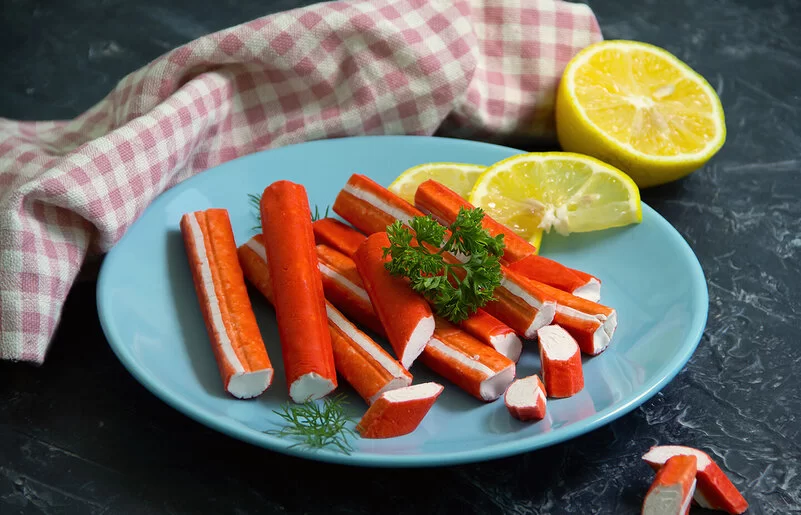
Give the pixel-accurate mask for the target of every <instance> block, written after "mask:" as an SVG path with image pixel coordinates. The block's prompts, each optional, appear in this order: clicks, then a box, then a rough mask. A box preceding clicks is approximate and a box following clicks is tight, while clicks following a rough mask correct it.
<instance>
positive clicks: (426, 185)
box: [414, 179, 601, 301]
mask: <svg viewBox="0 0 801 515" xmlns="http://www.w3.org/2000/svg"><path fill="white" fill-rule="evenodd" d="M414 204H415V207H416V208H417V209H419V210H420V211H422V212H423V213H425V214H428V215H431V217H432V218H434V219H435V220H436V221H438V222H439V223H441V224H443V225H445V226H448V225H450V224H452V223H453V222H454V221H455V220H456V216H457V215H458V214H459V209H460V208H466V209H474V208H475V206H473V205H472V204H470V203H469V202H468V201H467V200H465V199H464V198H463V197H462V196H461V195H459V194H458V193H456V192H455V191H453V190H451V189H450V188H448V187H447V186H445V185H443V184H441V183H439V182H437V181H435V180H433V179H429V180H427V181H425V182H423V183H422V184H420V185H419V186H418V187H417V191H416V192H415V195H414ZM481 223H482V226H483V227H484V229H486V230H487V232H489V234H490V235H491V236H497V235H499V234H503V242H504V245H505V248H504V251H503V256H502V261H503V262H504V264H506V265H508V266H509V268H511V269H512V270H514V271H515V272H517V273H519V274H521V275H523V276H524V277H527V278H529V279H535V280H537V281H540V282H543V283H545V284H549V285H551V286H554V287H556V288H559V289H562V290H564V291H567V292H569V293H572V294H573V295H577V296H579V297H585V298H588V299H590V300H593V301H597V300H599V299H600V295H601V281H600V280H599V279H598V278H596V277H594V276H592V275H590V274H588V273H586V272H582V271H580V270H574V269H572V268H569V267H567V266H565V265H563V264H561V263H559V262H557V261H554V260H552V259H548V258H546V257H543V256H540V255H537V253H536V251H537V249H536V248H535V247H534V246H533V245H532V244H531V243H529V242H528V241H526V240H525V239H524V238H522V237H521V236H520V235H518V234H517V233H515V232H514V231H512V230H510V229H509V228H508V227H506V226H504V225H503V224H500V223H498V222H496V221H495V220H493V219H492V218H491V217H490V216H489V215H487V214H485V215H484V219H483V220H482V222H481ZM518 263H519V264H518ZM513 265H516V266H513Z"/></svg>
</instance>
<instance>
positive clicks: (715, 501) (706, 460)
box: [642, 445, 748, 515]
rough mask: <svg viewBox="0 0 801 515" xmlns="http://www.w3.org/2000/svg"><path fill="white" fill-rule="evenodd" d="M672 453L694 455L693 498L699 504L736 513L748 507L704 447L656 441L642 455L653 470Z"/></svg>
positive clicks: (703, 506)
mask: <svg viewBox="0 0 801 515" xmlns="http://www.w3.org/2000/svg"><path fill="white" fill-rule="evenodd" d="M674 456H695V458H696V460H697V468H698V471H697V472H696V475H695V477H696V479H697V480H698V484H697V487H696V490H695V495H694V496H693V498H694V499H695V502H696V503H698V505H699V506H701V507H702V508H706V509H710V510H720V511H725V512H727V513H731V514H733V515H739V514H741V513H743V512H745V510H747V509H748V502H747V501H746V500H745V498H744V497H743V496H742V494H740V492H739V491H738V490H737V487H736V486H734V483H732V482H731V480H730V479H729V478H728V477H726V474H725V473H724V472H723V470H721V468H720V467H719V466H718V465H717V464H716V463H715V462H714V461H712V458H710V457H709V455H708V454H707V453H705V452H703V451H700V450H698V449H694V448H692V447H685V446H683V445H658V446H654V447H651V449H650V450H649V451H648V452H647V453H645V455H644V456H643V457H642V459H643V460H644V461H645V462H646V463H647V464H648V465H650V466H651V468H653V469H654V470H659V469H660V467H662V466H663V465H665V463H667V461H668V460H669V459H670V458H672V457H674Z"/></svg>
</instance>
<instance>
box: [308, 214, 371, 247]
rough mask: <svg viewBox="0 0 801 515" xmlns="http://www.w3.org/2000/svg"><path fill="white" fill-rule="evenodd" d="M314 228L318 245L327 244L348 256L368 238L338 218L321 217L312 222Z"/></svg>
mask: <svg viewBox="0 0 801 515" xmlns="http://www.w3.org/2000/svg"><path fill="white" fill-rule="evenodd" d="M312 229H314V241H315V242H317V244H318V245H326V246H328V247H330V248H332V249H335V250H338V251H339V252H342V253H343V254H345V255H346V256H353V254H354V253H355V252H356V249H358V248H359V245H361V244H362V242H363V241H364V239H365V238H367V236H365V235H364V234H362V233H360V232H359V231H357V230H356V229H354V228H353V227H349V226H348V225H346V224H343V223H342V222H340V221H339V220H337V219H336V218H320V219H319V220H317V221H315V222H314V223H312Z"/></svg>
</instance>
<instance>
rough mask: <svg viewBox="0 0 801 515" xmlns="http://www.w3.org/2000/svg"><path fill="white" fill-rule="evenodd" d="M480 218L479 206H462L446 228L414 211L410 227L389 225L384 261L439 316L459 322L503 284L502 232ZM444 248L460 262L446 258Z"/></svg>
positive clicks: (482, 304)
mask: <svg viewBox="0 0 801 515" xmlns="http://www.w3.org/2000/svg"><path fill="white" fill-rule="evenodd" d="M483 219H484V211H483V210H482V209H481V208H474V209H465V208H461V209H460V210H459V214H458V215H457V217H456V219H455V220H454V222H453V223H452V224H451V225H450V226H448V227H447V228H446V227H444V226H443V225H440V224H439V222H437V221H436V220H434V219H433V218H431V217H430V216H417V217H415V218H413V219H412V220H411V221H410V222H409V226H408V227H407V226H405V225H404V224H403V223H402V222H400V221H396V222H395V223H393V224H392V225H390V226H388V227H387V236H388V237H389V242H390V246H389V247H387V248H385V249H384V257H385V258H386V257H387V256H390V260H389V261H388V262H387V263H386V264H385V265H384V266H385V267H386V269H387V270H389V272H390V273H391V274H392V275H394V276H402V277H406V278H408V279H409V283H410V286H411V288H412V289H413V290H414V291H416V292H418V293H421V294H422V295H424V296H425V297H426V298H427V299H429V301H430V302H431V303H432V306H433V308H434V311H435V312H436V313H437V314H438V315H440V316H442V317H444V318H446V319H448V320H450V321H451V322H461V321H462V320H464V319H466V318H467V317H469V316H470V315H472V314H473V313H475V311H476V310H477V309H478V308H480V307H483V306H484V305H485V304H486V303H487V302H489V301H491V300H493V298H494V297H493V294H494V292H495V288H496V287H497V286H499V285H500V284H501V265H500V256H501V254H502V253H503V249H504V242H503V235H502V234H499V235H498V236H496V237H494V238H493V237H492V236H490V234H489V233H488V232H487V231H486V230H485V229H484V228H483V227H482V226H481V221H482V220H483ZM410 228H411V230H410ZM448 231H450V235H449V236H448V238H447V240H446V239H445V236H446V235H447V233H448ZM432 247H433V248H432ZM446 252H448V253H451V254H454V255H461V257H462V258H463V259H464V261H463V262H459V263H449V262H447V261H446V260H445V257H444V254H445V253H446Z"/></svg>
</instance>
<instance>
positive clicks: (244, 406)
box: [97, 136, 708, 467]
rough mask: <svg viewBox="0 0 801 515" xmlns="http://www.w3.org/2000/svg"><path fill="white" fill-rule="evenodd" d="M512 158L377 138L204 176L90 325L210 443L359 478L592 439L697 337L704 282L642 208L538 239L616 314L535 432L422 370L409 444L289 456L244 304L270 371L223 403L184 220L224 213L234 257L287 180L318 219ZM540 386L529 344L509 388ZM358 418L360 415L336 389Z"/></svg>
mask: <svg viewBox="0 0 801 515" xmlns="http://www.w3.org/2000/svg"><path fill="white" fill-rule="evenodd" d="M517 153H520V151H519V150H515V149H511V148H506V147H501V146H496V145H489V144H482V143H476V142H470V141H464V140H454V139H442V138H432V137H414V136H375V137H357V138H345V139H335V140H325V141H317V142H310V143H304V144H299V145H294V146H288V147H283V148H280V149H275V150H270V151H265V152H260V153H257V154H253V155H249V156H246V157H243V158H240V159H237V160H234V161H231V162H228V163H226V164H223V165H221V166H218V167H216V168H214V169H212V170H208V171H206V172H204V173H201V174H199V175H197V176H195V177H193V178H191V179H189V180H187V181H185V182H183V183H181V184H179V185H178V186H175V187H174V188H172V189H170V190H169V191H167V192H165V193H164V194H162V195H161V196H159V197H158V198H157V199H156V200H155V201H154V202H153V203H152V204H151V205H150V207H149V208H148V209H147V210H146V212H145V213H144V214H143V215H142V216H141V218H140V219H139V220H138V221H137V222H136V223H135V224H134V225H133V226H132V227H131V228H130V230H129V231H128V232H127V234H126V235H125V236H124V237H123V238H122V240H121V241H120V242H119V244H118V245H117V246H116V247H114V249H113V250H112V251H111V252H110V253H109V254H108V256H107V257H106V259H105V262H104V263H103V267H102V270H101V273H100V278H99V282H98V289H97V302H98V311H99V314H100V320H101V323H102V326H103V330H104V331H105V334H106V337H107V338H108V341H109V343H110V345H111V347H112V348H113V350H114V352H115V353H116V355H117V356H118V358H119V359H120V361H121V362H122V364H123V365H124V366H125V367H126V368H127V369H128V370H129V371H130V372H131V374H133V375H134V377H136V379H137V380H139V381H140V382H141V383H142V384H143V385H144V386H145V387H147V388H148V389H149V390H150V391H151V392H152V393H154V394H155V395H157V396H158V397H160V398H161V399H162V400H164V401H165V402H166V403H168V404H169V405H171V406H172V407H174V408H176V409H178V410H180V411H181V412H183V413H185V414H186V415H188V416H190V417H192V418H193V419H195V420H197V421H199V422H200V423H202V424H205V425H207V426H209V427H211V428H213V429H215V430H218V431H220V432H222V433H225V434H227V435H230V436H232V437H235V438H239V439H241V440H244V441H247V442H250V443H252V444H255V445H259V446H262V447H265V448H268V449H272V450H274V451H277V452H283V453H286V454H290V455H295V456H300V457H304V458H309V459H315V460H321V461H327V462H336V463H344V464H352V465H363V466H382V467H394V466H441V465H448V464H455V463H465V462H474V461H481V460H487V459H493V458H500V457H503V456H508V455H512V454H517V453H523V452H527V451H531V450H534V449H538V448H542V447H545V446H549V445H553V444H555V443H558V442H562V441H565V440H568V439H571V438H574V437H576V436H578V435H581V434H584V433H587V432H588V431H592V430H593V429H596V428H598V427H599V426H601V425H603V424H606V423H608V422H610V421H612V420H614V419H616V418H618V417H620V416H622V415H624V414H626V413H628V412H629V411H631V410H632V409H634V408H635V407H637V406H639V405H640V404H642V403H643V402H645V401H646V400H647V399H649V398H650V397H651V396H653V395H654V394H655V393H656V392H658V391H659V390H660V389H661V388H662V387H664V386H665V384H667V383H668V382H669V381H670V380H671V379H672V378H673V377H674V376H675V375H676V374H677V373H678V372H679V371H680V370H681V369H682V367H683V366H684V365H685V363H686V362H687V360H688V359H689V358H690V356H691V355H692V353H693V351H694V350H695V348H696V346H697V345H698V342H699V341H700V338H701V335H702V333H703V329H704V326H705V324H706V318H707V309H708V296H707V288H706V281H705V279H704V275H703V272H702V270H701V267H700V265H699V263H698V260H697V259H696V257H695V255H694V254H693V252H692V250H691V249H690V247H689V246H688V245H687V243H686V242H685V241H684V239H682V237H681V236H680V235H679V233H678V232H676V230H675V229H674V228H673V227H672V226H671V225H670V224H669V223H668V222H667V221H665V220H664V219H663V218H662V217H661V216H659V215H658V214H657V213H656V212H655V211H654V210H653V209H651V208H650V207H648V206H647V205H643V221H642V223H641V224H638V225H632V226H628V227H625V228H619V229H610V230H606V231H599V232H596V233H588V234H574V235H571V236H570V237H567V238H564V237H559V236H556V235H546V238H545V240H544V242H543V248H542V254H543V255H545V256H548V257H551V258H554V259H556V260H558V261H560V262H562V263H564V264H566V265H568V266H571V267H575V268H579V269H582V270H586V271H588V272H590V273H592V274H594V275H596V276H598V277H599V278H600V279H601V280H602V282H603V287H602V299H601V302H602V303H604V304H607V305H610V306H613V307H615V308H616V309H617V311H618V318H619V325H618V329H617V332H616V333H615V336H614V339H613V341H612V344H611V346H610V347H609V349H608V350H607V351H605V352H604V353H603V354H601V355H600V356H597V357H594V358H585V359H584V374H585V388H584V390H583V391H582V392H581V393H579V394H578V395H576V396H574V397H571V398H568V399H559V400H549V402H548V409H547V416H546V418H545V419H544V420H542V421H539V422H536V423H522V422H518V421H517V420H515V419H513V418H512V417H511V416H510V415H509V413H508V411H507V410H506V407H505V406H504V404H503V400H502V399H499V400H498V401H496V402H492V403H481V402H479V401H477V400H476V399H474V398H472V397H470V396H468V395H467V394H465V393H464V392H462V391H461V390H459V389H458V388H457V387H455V386H454V385H452V384H451V383H448V382H447V381H444V380H442V379H440V378H439V377H437V376H435V375H433V374H432V373H430V372H429V371H427V370H426V369H425V367H424V366H423V365H422V364H416V365H414V366H413V367H412V370H411V371H412V373H413V374H414V376H415V382H422V381H427V380H435V381H440V382H442V384H444V385H445V391H444V392H443V394H442V395H441V397H440V398H439V400H438V401H437V403H436V404H435V405H434V407H433V408H432V410H431V411H430V412H429V413H428V415H427V416H426V418H425V419H424V420H423V422H422V424H421V425H420V426H419V427H418V428H417V430H416V431H414V432H413V433H411V434H409V435H407V436H403V437H399V438H394V439H387V440H368V439H360V438H358V437H356V438H352V439H351V441H350V443H351V444H352V446H353V448H354V451H353V452H352V453H351V454H345V453H342V452H340V451H338V450H329V449H322V450H314V449H308V448H304V447H302V446H296V447H291V446H293V444H295V443H297V442H296V441H294V440H289V439H285V438H279V437H276V436H271V435H268V434H265V431H266V430H270V429H276V428H279V427H280V424H281V422H282V421H281V419H280V418H279V417H278V416H277V415H276V414H275V413H274V412H273V410H275V409H278V408H279V407H281V406H282V405H283V404H284V403H285V402H287V400H288V396H287V389H286V384H285V379H284V375H283V369H282V366H281V359H280V346H279V342H278V332H277V328H276V324H275V318H274V314H273V311H272V309H271V308H270V307H269V306H268V304H267V303H266V302H265V301H264V300H262V299H261V298H259V295H258V294H257V293H256V292H255V290H252V292H253V293H252V299H253V305H254V309H255V311H256V314H257V318H258V321H259V324H260V327H261V329H262V334H263V337H264V340H265V342H266V343H267V348H268V352H269V353H270V356H271V357H272V361H273V364H274V365H275V366H276V375H275V379H274V381H273V384H272V386H271V387H270V389H268V390H267V392H265V394H264V395H262V396H261V397H259V398H257V399H252V400H246V401H244V400H237V399H234V398H232V397H230V396H229V395H227V394H226V393H225V392H224V391H223V389H222V384H221V380H220V377H219V374H218V371H217V367H216V365H215V361H214V357H213V355H212V353H211V349H210V346H209V341H208V337H207V335H206V332H205V327H204V325H203V319H202V316H201V313H200V311H199V308H198V304H197V300H196V297H195V293H194V290H193V286H192V278H191V275H190V272H189V268H188V267H187V261H186V254H185V252H184V247H183V241H182V239H181V235H180V232H179V220H180V218H181V215H183V214H184V213H186V212H188V211H194V210H200V209H206V208H210V207H222V208H226V209H228V211H229V213H230V217H231V221H232V224H233V227H234V233H235V236H236V239H237V243H238V244H241V243H243V242H245V241H246V240H247V239H248V238H250V236H252V235H253V234H254V230H253V226H254V225H256V219H255V211H254V209H253V208H252V206H251V205H250V203H249V202H248V197H247V194H248V193H255V194H260V193H261V191H262V190H263V189H264V187H265V186H267V185H268V184H269V183H271V182H273V181H275V180H278V179H288V180H291V181H295V182H298V183H301V184H303V185H304V186H305V187H306V189H307V191H308V195H309V200H310V203H311V204H312V205H313V206H314V205H317V206H318V207H319V208H320V209H324V208H325V207H326V206H329V205H331V204H332V203H333V200H334V198H335V196H336V194H337V192H338V191H339V190H340V188H342V186H343V185H344V184H345V182H346V181H347V179H348V177H349V176H350V175H351V174H352V173H363V174H366V175H368V176H370V177H371V178H373V179H374V180H376V181H378V182H379V183H381V184H383V185H389V184H390V183H391V182H392V180H393V179H394V178H395V177H396V176H397V175H398V174H399V173H401V172H402V171H403V170H405V169H407V168H409V167H411V166H413V165H416V164H420V163H424V162H430V161H460V162H471V163H479V164H486V165H489V164H492V163H494V162H496V161H498V160H500V159H503V158H506V157H509V156H511V155H514V154H517ZM538 372H539V358H538V355H537V352H536V346H535V344H530V345H529V347H528V349H527V350H524V353H523V356H522V358H521V360H520V363H519V364H518V377H523V376H526V375H529V374H532V373H538ZM341 390H342V391H343V392H345V393H346V394H347V396H348V397H349V398H350V403H349V405H348V409H349V410H350V412H351V414H352V415H353V416H354V417H355V418H357V419H358V417H360V416H361V414H362V413H364V410H365V409H366V405H365V404H364V402H363V401H362V400H361V399H360V398H359V397H358V396H357V395H356V394H355V393H354V392H353V391H352V390H350V389H349V387H347V386H346V385H343V386H342V387H341Z"/></svg>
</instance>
